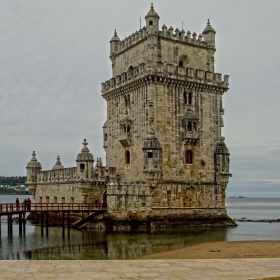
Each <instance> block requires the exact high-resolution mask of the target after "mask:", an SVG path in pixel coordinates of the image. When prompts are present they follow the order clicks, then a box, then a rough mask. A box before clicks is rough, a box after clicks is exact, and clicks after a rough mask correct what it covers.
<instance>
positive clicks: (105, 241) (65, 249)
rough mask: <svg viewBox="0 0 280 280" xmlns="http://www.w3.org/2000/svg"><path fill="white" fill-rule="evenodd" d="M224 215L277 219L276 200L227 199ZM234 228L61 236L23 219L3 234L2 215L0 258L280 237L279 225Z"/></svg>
mask: <svg viewBox="0 0 280 280" xmlns="http://www.w3.org/2000/svg"><path fill="white" fill-rule="evenodd" d="M17 197H18V198H19V200H20V202H22V201H23V199H24V198H27V197H29V196H23V195H19V196H14V195H0V203H10V202H15V200H16V198H17ZM226 205H227V210H228V215H229V216H230V217H231V218H236V219H241V218H244V217H245V218H247V219H280V199H279V198H227V199H226ZM237 224H238V227H234V228H189V229H186V228H184V229H172V230H170V229H162V230H154V231H152V232H150V233H133V234H132V233H105V232H104V231H103V230H84V231H79V230H75V229H71V230H70V234H69V236H68V235H67V230H66V229H65V232H66V237H65V238H62V229H61V228H49V234H48V237H46V235H45V234H44V236H41V228H40V227H37V226H33V225H31V224H29V223H28V222H27V224H26V234H25V236H19V234H18V232H19V231H18V225H16V224H14V225H13V238H11V237H7V221H6V219H4V217H2V225H1V228H2V237H1V243H0V259H39V260H40V259H42V260H43V259H44V260H54V259H80V260H86V259H99V260H100V259H133V258H137V257H139V256H141V255H146V254H152V253H158V252H164V251H167V250H172V249H177V248H182V247H184V246H188V245H192V244H199V243H204V242H212V241H226V240H227V241H233V240H280V222H279V223H257V222H256V223H252V222H237Z"/></svg>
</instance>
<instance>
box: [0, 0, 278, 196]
mask: <svg viewBox="0 0 280 280" xmlns="http://www.w3.org/2000/svg"><path fill="white" fill-rule="evenodd" d="M150 2H151V1H132V0H130V1H102V2H101V1H100V2H99V1H82V0H79V1H67V0H64V1H62V0H61V1H59V0H56V1H27V0H26V1H13V0H9V1H1V0H0V175H2V176H12V175H14V176H16V175H17V176H19V175H25V174H26V171H25V167H26V164H27V162H28V161H29V160H30V158H31V153H32V151H33V150H35V151H36V154H37V159H38V160H39V161H40V162H41V164H42V166H43V169H51V168H52V166H53V165H54V163H55V161H56V156H57V155H58V154H59V155H60V157H61V161H62V164H63V165H64V166H65V167H71V166H75V164H76V162H75V160H76V156H77V154H78V153H79V152H80V150H81V148H82V142H83V138H86V139H87V140H88V143H89V149H90V150H91V152H92V153H93V155H94V157H95V158H96V157H102V159H103V162H104V161H105V157H104V155H105V154H104V151H103V148H102V145H103V142H102V126H103V123H104V121H105V119H106V107H105V106H106V104H105V100H103V99H102V97H101V86H100V84H101V82H104V81H106V80H108V79H109V78H111V62H110V59H109V41H110V39H111V37H112V36H113V32H114V29H117V32H118V35H119V37H120V38H121V39H124V38H125V37H127V36H128V35H130V34H132V33H133V32H135V31H136V30H138V29H139V25H140V23H139V22H140V18H142V25H143V23H144V18H145V15H146V13H147V12H148V11H149V8H150ZM153 2H154V7H155V10H156V11H157V12H158V14H159V16H160V27H161V26H162V25H163V24H165V25H166V26H168V27H169V26H173V28H174V29H175V28H177V27H178V28H179V29H181V26H182V21H183V22H184V30H185V31H187V30H190V31H191V32H192V33H193V32H196V33H197V34H199V33H201V32H202V31H203V29H204V28H205V26H206V23H207V19H208V18H209V19H210V21H211V24H212V26H213V27H214V28H215V30H216V32H217V33H216V48H217V51H216V55H215V72H218V73H222V74H229V75H230V79H229V82H230V90H229V91H228V92H227V93H225V95H224V97H223V102H224V108H225V116H224V123H225V128H224V129H223V134H224V136H225V137H226V144H227V146H228V148H229V149H230V153H231V166H230V168H231V172H232V173H233V177H232V178H231V179H230V183H229V186H228V191H227V194H228V195H244V196H263V197H276V196H277V197H280V177H279V174H280V166H279V165H280V131H279V128H278V125H279V117H280V111H279V104H280V94H279V81H280V79H279V75H280V71H279V69H280V67H279V66H280V65H279V64H280V63H279V61H280V59H279V50H280V37H279V31H278V30H279V26H280V17H279V12H280V2H278V1H209V0H208V1H186V0H184V1H153Z"/></svg>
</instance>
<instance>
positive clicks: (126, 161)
mask: <svg viewBox="0 0 280 280" xmlns="http://www.w3.org/2000/svg"><path fill="white" fill-rule="evenodd" d="M125 163H126V164H130V152H129V151H125Z"/></svg>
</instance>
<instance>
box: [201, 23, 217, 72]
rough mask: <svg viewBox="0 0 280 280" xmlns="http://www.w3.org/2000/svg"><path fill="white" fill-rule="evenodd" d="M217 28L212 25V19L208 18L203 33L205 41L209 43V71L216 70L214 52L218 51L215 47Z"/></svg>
mask: <svg viewBox="0 0 280 280" xmlns="http://www.w3.org/2000/svg"><path fill="white" fill-rule="evenodd" d="M215 34H216V31H215V29H214V28H213V27H212V26H211V24H210V21H209V19H208V22H207V26H206V27H205V28H204V30H203V32H202V35H203V37H204V42H206V43H207V47H208V65H209V69H208V70H209V71H212V72H214V61H215V60H214V54H215V51H216V47H215Z"/></svg>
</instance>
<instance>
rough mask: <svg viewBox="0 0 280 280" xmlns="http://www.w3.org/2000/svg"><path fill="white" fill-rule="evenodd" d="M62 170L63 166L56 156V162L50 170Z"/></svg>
mask: <svg viewBox="0 0 280 280" xmlns="http://www.w3.org/2000/svg"><path fill="white" fill-rule="evenodd" d="M63 168H64V166H63V165H62V164H61V161H60V157H59V156H57V161H56V163H55V165H54V166H53V168H52V169H63Z"/></svg>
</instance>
